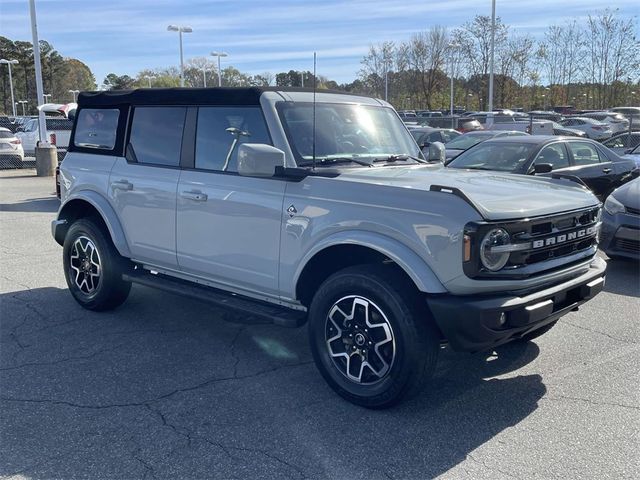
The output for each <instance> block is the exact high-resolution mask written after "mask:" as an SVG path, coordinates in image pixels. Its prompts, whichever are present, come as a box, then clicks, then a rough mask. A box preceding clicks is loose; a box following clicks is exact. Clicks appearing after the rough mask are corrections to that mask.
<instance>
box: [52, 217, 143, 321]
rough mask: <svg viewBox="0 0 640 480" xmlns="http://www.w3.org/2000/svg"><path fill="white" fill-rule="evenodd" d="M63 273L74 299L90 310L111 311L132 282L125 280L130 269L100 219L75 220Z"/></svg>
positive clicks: (67, 239)
mask: <svg viewBox="0 0 640 480" xmlns="http://www.w3.org/2000/svg"><path fill="white" fill-rule="evenodd" d="M62 252H63V253H62V254H63V263H64V273H65V279H66V281H67V286H68V287H69V291H70V292H71V294H72V295H73V298H75V299H76V301H77V302H78V303H79V304H80V305H82V306H83V307H84V308H87V309H89V310H111V309H113V308H116V307H118V306H119V305H121V304H122V303H123V302H124V301H125V300H126V299H127V297H128V296H129V291H130V290H131V283H130V282H125V281H124V280H122V274H123V273H124V272H125V271H126V270H128V269H129V268H130V266H129V262H128V260H126V259H125V258H123V257H121V256H120V254H119V253H118V251H117V250H116V248H115V247H114V245H113V243H112V242H111V238H110V237H109V235H108V234H107V233H105V232H104V230H103V228H101V226H100V225H99V224H98V222H96V221H94V220H91V219H86V218H83V219H81V220H78V221H76V222H74V223H73V224H72V225H71V227H69V231H68V232H67V235H66V237H65V239H64V246H63V250H62Z"/></svg>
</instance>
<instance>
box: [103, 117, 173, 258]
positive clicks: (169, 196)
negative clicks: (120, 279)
mask: <svg viewBox="0 0 640 480" xmlns="http://www.w3.org/2000/svg"><path fill="white" fill-rule="evenodd" d="M185 115H186V108H184V107H136V108H135V109H134V111H133V120H132V124H131V135H130V138H129V143H128V146H127V158H119V159H118V160H117V161H116V163H115V165H114V167H113V169H112V170H111V175H110V178H109V196H110V200H111V202H112V204H113V205H114V207H115V209H116V212H117V214H118V218H119V219H120V222H121V223H122V228H123V229H124V233H125V236H126V238H127V242H128V244H129V248H130V250H131V254H132V256H133V258H134V259H135V260H139V261H142V262H146V263H150V264H152V265H156V266H160V267H167V268H173V269H176V268H177V259H176V189H177V187H178V179H179V177H180V168H179V165H180V156H181V146H182V135H183V130H184V124H185Z"/></svg>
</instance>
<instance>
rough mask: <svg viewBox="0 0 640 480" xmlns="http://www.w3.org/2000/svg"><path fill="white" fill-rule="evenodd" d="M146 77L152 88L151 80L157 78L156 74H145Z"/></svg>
mask: <svg viewBox="0 0 640 480" xmlns="http://www.w3.org/2000/svg"><path fill="white" fill-rule="evenodd" d="M144 78H146V79H147V81H148V82H149V88H151V80H152V79H154V78H156V76H155V75H145V76H144Z"/></svg>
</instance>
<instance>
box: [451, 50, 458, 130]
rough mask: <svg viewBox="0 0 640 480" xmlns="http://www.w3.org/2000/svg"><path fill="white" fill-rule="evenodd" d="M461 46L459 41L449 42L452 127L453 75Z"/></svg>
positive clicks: (453, 123)
mask: <svg viewBox="0 0 640 480" xmlns="http://www.w3.org/2000/svg"><path fill="white" fill-rule="evenodd" d="M459 48H460V44H459V43H450V44H449V50H450V51H451V99H450V100H451V103H450V105H449V107H450V113H449V114H450V115H451V128H454V127H455V122H454V119H453V75H454V71H453V70H454V66H455V59H454V56H453V55H454V52H455V51H456V50H458V49H459Z"/></svg>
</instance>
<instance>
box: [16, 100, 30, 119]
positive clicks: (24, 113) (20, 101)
mask: <svg viewBox="0 0 640 480" xmlns="http://www.w3.org/2000/svg"><path fill="white" fill-rule="evenodd" d="M18 103H21V104H22V116H23V117H26V116H27V114H26V112H25V110H24V106H25V104H26V103H29V102H27V101H26V100H18Z"/></svg>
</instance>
